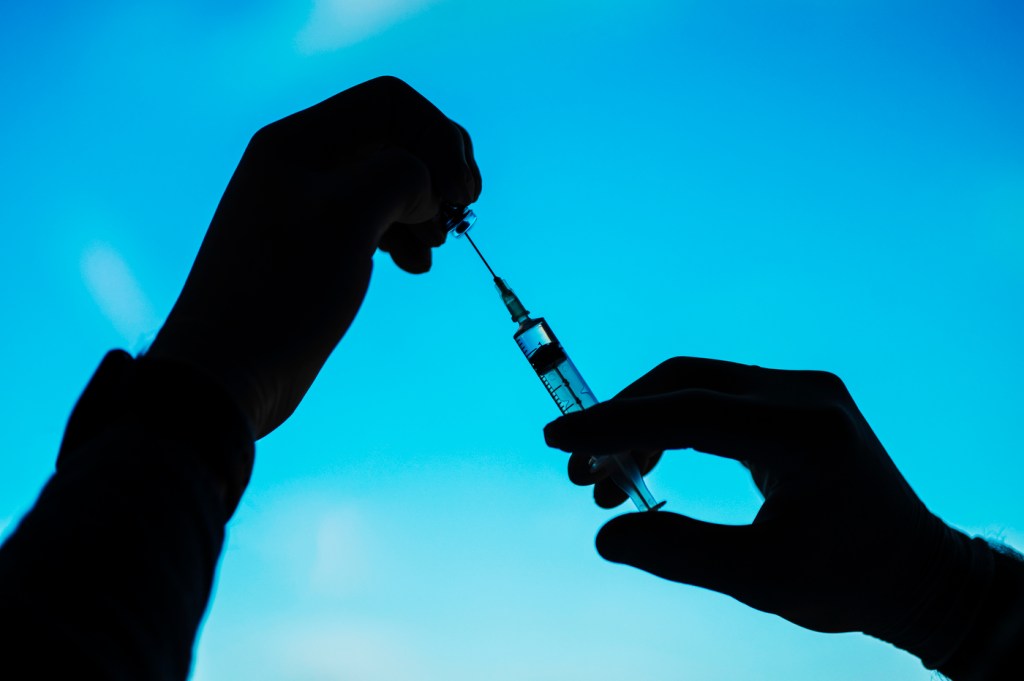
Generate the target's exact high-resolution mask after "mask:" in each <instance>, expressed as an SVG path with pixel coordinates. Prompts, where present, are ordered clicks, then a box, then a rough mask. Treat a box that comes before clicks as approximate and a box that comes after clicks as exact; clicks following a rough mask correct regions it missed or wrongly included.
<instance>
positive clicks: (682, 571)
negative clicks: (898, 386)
mask: <svg viewBox="0 0 1024 681" xmlns="http://www.w3.org/2000/svg"><path fill="white" fill-rule="evenodd" d="M544 434H545V438H546V440H547V442H548V444H549V445H551V446H553V447H557V448H559V449H563V450H565V451H571V452H574V454H573V455H572V457H571V460H570V471H571V477H572V478H573V479H574V481H575V482H577V483H579V484H588V483H594V482H596V483H597V485H599V486H605V487H607V486H610V484H611V483H610V481H608V480H595V479H593V478H592V477H591V478H590V479H587V475H586V473H585V472H584V471H586V470H587V468H586V465H585V462H586V461H587V460H588V459H589V457H590V456H592V455H595V454H606V453H613V452H617V451H626V450H633V451H637V450H647V451H657V450H663V449H685V448H692V449H695V450H698V451H701V452H706V453H709V454H715V455H718V456H723V457H727V458H731V459H735V460H737V461H740V462H742V463H743V465H745V466H746V467H747V468H748V469H749V470H750V473H751V475H752V476H753V478H754V481H755V483H756V484H757V487H758V488H759V489H760V490H761V492H762V494H763V495H764V504H763V505H762V507H761V509H760V511H759V512H758V514H757V516H756V518H755V519H754V521H753V523H751V524H750V525H744V526H726V525H716V524H712V523H707V522H702V521H700V520H696V519H693V518H688V517H686V516H682V515H678V514H675V513H670V512H666V511H659V512H653V513H636V514H630V515H625V516H620V517H618V518H615V519H614V520H612V521H611V522H609V523H608V524H606V525H605V526H604V527H603V528H602V529H601V531H600V533H599V534H598V536H597V549H598V551H599V552H600V554H601V555H602V556H603V557H605V558H606V559H608V560H610V561H614V562H617V563H625V564H628V565H632V566H634V567H638V568H640V569H642V570H646V571H647V572H650V573H652V574H655V575H658V576H660V577H664V578H665V579H670V580H673V581H677V582H683V583H686V584H694V585H697V586H701V587H705V588H709V589H714V590H716V591H720V592H722V593H725V594H729V595H730V596H732V597H734V598H736V599H737V600H739V601H741V602H743V603H746V604H747V605H750V606H752V607H754V608H757V609H758V610H762V611H765V612H770V613H775V614H777V615H780V616H782V617H784V618H786V619H788V620H790V621H791V622H795V623H796V624H799V625H801V626H804V627H807V628H809V629H813V630H816V631H822V632H844V631H863V632H866V633H868V634H871V635H873V636H877V637H879V638H882V639H884V640H887V641H889V642H891V643H894V644H896V645H898V646H900V647H902V648H904V649H906V650H909V651H910V652H912V653H914V654H917V655H918V656H919V657H921V658H922V660H923V661H924V662H925V664H926V665H928V666H930V667H937V666H939V665H940V664H942V663H943V661H945V660H946V659H947V658H948V657H949V655H951V654H952V652H953V651H954V649H955V648H956V646H957V644H958V643H959V642H960V640H961V639H962V638H963V636H964V633H965V632H966V630H967V627H968V625H969V623H970V619H971V616H972V614H973V613H974V611H975V609H976V608H977V606H978V603H979V601H980V595H981V592H982V591H984V589H985V588H986V587H987V584H988V580H989V579H990V573H991V570H992V566H991V563H992V558H991V553H990V551H989V549H988V547H987V545H985V544H984V542H982V541H981V540H978V539H974V540H971V539H968V538H967V537H966V536H964V535H963V534H961V533H959V532H957V531H955V530H952V529H951V528H949V527H948V526H946V524H945V523H943V522H942V521H941V520H940V519H939V518H937V517H936V516H935V515H933V514H932V513H931V512H929V511H928V509H927V508H925V506H924V504H923V503H921V501H920V500H919V499H918V498H917V496H916V495H915V494H914V492H913V490H911V488H910V486H909V485H908V484H907V482H906V481H905V480H904V479H903V476H902V475H900V472H899V471H898V470H897V469H896V467H895V465H893V462H892V461H891V460H890V458H889V456H888V454H887V453H886V451H885V449H884V448H883V447H882V445H881V443H880V442H879V441H878V439H877V438H876V437H875V435H874V433H873V432H872V431H871V428H870V427H869V426H868V424H867V422H866V421H865V419H864V417H863V416H862V415H861V413H860V412H859V411H858V409H857V406H856V405H855V404H854V402H853V399H852V398H851V397H850V395H849V393H848V392H847V390H846V388H845V386H844V385H843V383H842V381H840V380H839V379H838V378H837V377H836V376H834V375H832V374H828V373H823V372H816V371H778V370H771V369H762V368H759V367H753V366H746V365H741V364H733V363H730V362H721V361H715V360H708V359H694V358H676V359H673V360H669V361H667V362H665V363H663V364H661V365H660V366H658V367H657V368H656V369H654V370H653V371H651V372H650V373H648V374H647V375H645V376H644V377H642V378H641V379H639V380H638V381H636V382H635V383H633V384H632V385H631V386H629V387H628V388H627V389H626V390H625V391H623V393H622V394H620V395H619V396H617V397H615V398H614V399H612V400H609V401H607V402H604V403H601V404H598V405H596V406H594V407H592V408H590V409H587V410H586V411H582V412H577V413H573V414H568V415H566V416H563V417H561V418H559V419H558V420H556V421H554V422H552V423H551V424H549V425H548V426H547V427H546V428H545V431H544ZM595 494H596V495H597V496H599V498H600V497H603V498H608V496H609V495H610V494H611V493H610V492H609V491H605V492H596V493H595Z"/></svg>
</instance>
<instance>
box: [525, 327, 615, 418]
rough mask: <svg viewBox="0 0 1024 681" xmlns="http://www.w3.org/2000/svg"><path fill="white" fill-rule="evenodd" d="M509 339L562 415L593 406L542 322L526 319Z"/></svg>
mask: <svg viewBox="0 0 1024 681" xmlns="http://www.w3.org/2000/svg"><path fill="white" fill-rule="evenodd" d="M513 338H515V341H516V344H518V345H519V349H520V350H522V351H523V354H524V355H526V359H527V360H528V361H529V362H530V366H532V367H533V370H534V371H535V372H536V373H537V376H539V377H540V381H541V383H543V384H544V387H545V388H546V389H547V391H548V394H550V395H551V398H552V399H554V401H555V404H557V405H558V408H559V409H560V410H561V412H562V413H563V414H568V413H570V412H574V411H580V410H582V409H586V408H587V407H592V406H594V405H595V404H597V398H596V397H594V392H593V391H592V390H591V389H590V386H588V385H587V382H586V381H584V380H583V376H582V375H580V372H579V371H578V370H577V369H576V365H575V364H573V363H572V360H571V359H569V356H568V355H566V354H565V350H564V349H563V348H562V344H561V343H559V342H558V339H557V338H556V337H555V334H554V332H553V331H552V330H551V327H550V326H548V323H547V322H546V321H544V319H527V320H526V321H524V322H523V323H522V324H521V325H520V327H519V329H518V330H517V331H516V333H515V335H514V336H513Z"/></svg>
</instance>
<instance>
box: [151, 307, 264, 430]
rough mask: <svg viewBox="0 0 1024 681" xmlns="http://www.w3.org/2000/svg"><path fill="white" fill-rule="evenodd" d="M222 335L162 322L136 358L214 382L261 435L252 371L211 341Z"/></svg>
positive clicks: (232, 354)
mask: <svg viewBox="0 0 1024 681" xmlns="http://www.w3.org/2000/svg"><path fill="white" fill-rule="evenodd" d="M222 335H223V334H218V333H216V332H211V331H210V330H209V329H206V330H203V329H186V330H185V332H184V333H182V332H180V330H177V332H176V329H172V328H168V326H166V325H165V326H164V328H163V329H161V330H160V332H159V333H158V334H157V337H156V339H155V340H154V341H153V343H152V344H151V345H150V347H149V348H148V349H147V350H146V351H145V352H143V353H142V354H141V355H139V360H145V361H147V362H159V363H161V364H166V365H169V366H177V367H180V368H181V370H182V371H184V372H187V373H192V374H195V375H197V376H201V377H203V378H204V379H205V380H206V381H208V382H210V383H212V384H214V385H216V386H217V388H218V389H219V390H220V391H221V392H222V393H224V395H225V396H227V397H228V398H229V399H230V401H231V402H232V403H233V404H234V406H235V408H236V409H237V411H238V412H239V413H240V414H241V415H242V417H243V418H244V420H245V423H246V426H247V428H248V430H249V432H250V434H252V435H253V437H254V439H255V438H257V437H259V436H260V434H261V431H260V424H261V423H262V421H263V419H262V416H261V412H260V409H259V408H258V405H259V404H260V400H259V399H257V395H258V387H257V385H256V381H255V380H254V379H253V377H252V372H251V371H246V370H245V369H244V368H242V367H240V366H237V364H238V353H237V352H232V351H231V350H230V349H228V348H222V347H219V346H218V345H216V344H214V343H211V342H210V340H211V339H214V338H220V337H222Z"/></svg>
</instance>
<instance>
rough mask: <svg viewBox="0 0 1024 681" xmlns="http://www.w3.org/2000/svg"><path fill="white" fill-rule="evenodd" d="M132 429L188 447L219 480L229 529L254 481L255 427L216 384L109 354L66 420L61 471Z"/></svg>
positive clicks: (172, 365) (197, 374)
mask: <svg viewBox="0 0 1024 681" xmlns="http://www.w3.org/2000/svg"><path fill="white" fill-rule="evenodd" d="M126 427H136V428H138V427H141V428H144V429H145V430H146V431H147V432H148V433H149V434H151V435H152V436H153V437H155V438H157V439H160V440H171V441H174V442H181V443H183V444H186V445H187V449H186V451H188V452H190V453H192V454H194V455H195V456H196V458H197V459H198V461H199V463H200V464H201V465H203V466H205V467H206V468H207V469H208V470H209V471H210V472H211V473H212V474H213V475H214V478H215V479H216V480H217V481H218V483H219V486H220V489H221V491H222V492H223V497H224V508H225V516H224V520H225V522H226V521H227V520H228V519H229V518H230V517H231V515H232V514H233V513H234V511H235V509H236V508H237V506H238V502H239V500H240V499H241V497H242V492H244V491H245V487H246V486H247V485H248V483H249V478H250V476H251V475H252V467H253V459H254V456H255V445H254V438H253V432H252V427H251V425H250V424H249V423H248V421H247V419H246V418H245V416H244V414H243V413H242V411H241V409H239V407H238V405H236V404H235V402H234V400H233V399H232V398H231V397H230V396H229V395H228V393H227V391H226V390H225V389H224V388H223V387H222V386H220V385H219V384H218V383H217V382H216V380H214V379H213V378H212V377H210V376H207V375H205V374H204V373H203V372H201V371H200V370H198V369H196V368H194V367H191V366H188V365H185V364H181V363H178V362H173V361H170V360H163V359H152V358H149V357H140V358H139V359H135V358H133V357H132V356H131V355H129V354H128V353H127V352H124V351H123V350H112V351H111V352H109V353H107V355H106V356H105V357H104V358H103V361H102V362H101V363H100V366H99V368H98V369H97V370H96V373H95V374H94V375H93V377H92V379H91V380H90V381H89V384H88V386H86V388H85V391H84V392H83V393H82V396H81V397H80V398H79V400H78V403H77V404H76V405H75V409H74V411H73V412H72V413H71V418H70V419H69V420H68V425H67V428H66V429H65V431H64V439H63V442H62V443H61V447H60V453H59V454H58V456H57V468H58V469H60V468H61V466H62V465H64V464H65V463H66V462H67V461H68V460H69V459H71V458H73V457H75V456H76V455H77V454H76V453H77V452H78V451H80V450H81V449H82V447H81V446H82V445H84V444H86V443H87V442H89V441H90V440H93V439H95V438H97V437H101V436H103V435H105V434H106V433H108V432H111V431H113V430H116V429H120V428H126Z"/></svg>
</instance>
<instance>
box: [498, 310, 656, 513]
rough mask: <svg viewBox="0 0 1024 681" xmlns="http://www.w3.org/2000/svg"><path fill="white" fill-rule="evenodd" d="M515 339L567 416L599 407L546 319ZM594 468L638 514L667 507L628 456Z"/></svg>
mask: <svg viewBox="0 0 1024 681" xmlns="http://www.w3.org/2000/svg"><path fill="white" fill-rule="evenodd" d="M513 338H515V341H516V344H517V345H519V349H520V350H522V351H523V354H524V355H526V359H527V360H528V361H529V362H530V366H532V367H533V370H534V371H535V372H536V373H537V376H538V377H540V381H541V383H543V384H544V388H545V389H547V391H548V394H549V395H551V398H552V399H553V400H554V401H555V404H556V405H558V408H559V410H561V412H562V413H563V414H568V413H570V412H574V411H581V410H583V409H587V408H588V407H592V406H594V405H595V404H597V398H596V397H595V396H594V391H592V390H591V389H590V386H588V385H587V382H586V381H584V380H583V376H582V375H581V374H580V372H579V370H578V369H577V368H576V365H575V364H573V363H572V360H571V359H569V356H568V355H567V354H566V352H565V349H564V348H563V347H562V344H561V343H559V342H558V338H556V337H555V334H554V332H553V331H552V330H551V327H550V326H548V323H547V322H546V321H544V319H530V318H529V317H527V318H526V319H525V320H524V321H523V322H522V323H521V324H520V326H519V329H518V330H517V331H516V333H515V334H514V335H513ZM590 466H591V468H592V469H593V470H594V471H598V470H607V471H608V474H609V476H610V477H611V479H612V481H613V482H615V484H616V485H618V486H619V487H620V488H621V489H622V491H624V492H625V493H626V494H627V495H629V498H630V499H632V500H633V503H634V504H635V505H636V507H637V509H638V510H640V511H654V510H657V509H658V508H660V507H661V506H663V505H664V502H662V503H660V504H659V503H657V502H656V501H655V500H654V497H653V496H652V495H651V493H650V491H649V490H648V489H647V485H646V484H645V483H644V479H643V476H642V475H641V473H640V469H639V467H638V466H637V465H636V461H635V460H634V459H633V457H632V456H631V455H630V454H629V453H628V452H622V453H619V454H609V455H606V456H596V457H593V458H592V459H591V461H590Z"/></svg>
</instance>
